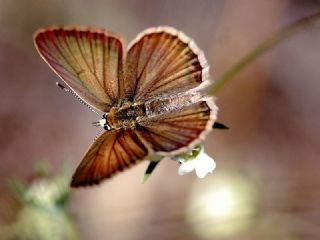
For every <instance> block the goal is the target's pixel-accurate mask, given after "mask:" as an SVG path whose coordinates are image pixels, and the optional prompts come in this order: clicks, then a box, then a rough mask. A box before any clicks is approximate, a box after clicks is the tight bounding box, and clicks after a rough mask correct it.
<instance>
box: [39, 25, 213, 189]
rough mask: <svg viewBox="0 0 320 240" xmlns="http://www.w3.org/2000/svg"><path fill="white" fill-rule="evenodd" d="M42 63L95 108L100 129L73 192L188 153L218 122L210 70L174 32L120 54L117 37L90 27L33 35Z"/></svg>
mask: <svg viewBox="0 0 320 240" xmlns="http://www.w3.org/2000/svg"><path fill="white" fill-rule="evenodd" d="M34 43H35V47H36V49H37V50H38V52H39V54H40V55H41V57H42V58H43V59H44V61H45V62H46V63H47V64H48V65H49V66H50V67H51V68H52V70H53V71H54V72H55V73H56V74H57V75H58V76H59V77H60V78H61V79H62V80H63V81H64V82H65V84H66V85H67V86H68V87H69V88H70V89H71V91H73V93H75V94H76V95H77V96H78V97H79V98H80V99H82V100H83V101H84V102H86V103H87V104H89V105H90V106H91V107H92V108H94V109H96V110H99V111H100V112H101V114H102V118H101V119H100V120H99V121H97V122H96V123H95V125H97V126H100V127H101V128H103V129H104V130H105V131H104V132H103V133H102V134H101V135H100V136H99V137H98V138H97V139H96V140H95V141H94V143H93V144H92V145H91V146H90V147H89V150H88V151H87V153H86V154H85V156H84V158H83V160H82V161H81V163H80V165H79V166H78V167H77V169H76V171H75V173H74V175H73V177H72V181H71V186H72V187H78V186H87V185H93V184H98V183H100V182H101V181H102V180H104V179H106V178H110V177H112V176H113V175H114V174H115V173H117V172H119V171H122V170H124V169H126V168H129V167H130V166H132V165H133V164H135V163H137V162H141V161H142V160H144V159H150V156H152V155H153V154H158V155H161V156H166V157H169V158H170V157H172V156H175V155H177V154H179V153H182V152H184V151H187V150H188V149H192V147H193V146H195V145H196V144H197V143H199V141H202V140H203V139H204V137H205V136H206V135H207V134H208V133H209V131H210V130H211V129H212V126H213V124H214V122H215V120H216V117H217V107H216V105H215V103H214V100H213V98H210V97H207V96H206V95H205V93H204V92H203V89H205V87H206V86H207V85H208V83H210V80H209V73H208V71H209V66H208V63H207V61H206V59H205V56H204V54H203V52H202V51H201V50H200V49H199V48H198V47H197V45H196V44H195V43H194V41H193V40H191V39H190V38H189V37H187V36H186V35H185V34H184V33H182V32H181V31H178V30H176V29H174V28H172V27H157V28H149V29H147V30H145V31H143V32H142V33H140V34H139V35H138V36H137V37H136V38H135V39H134V40H133V41H132V42H131V43H130V44H129V46H128V48H127V50H126V51H124V44H123V40H122V38H121V37H120V36H119V35H117V34H115V33H112V32H109V31H106V30H103V29H94V28H90V27H51V28H47V29H40V30H38V31H37V32H36V33H35V35H34Z"/></svg>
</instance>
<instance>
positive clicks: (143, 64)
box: [125, 27, 209, 100]
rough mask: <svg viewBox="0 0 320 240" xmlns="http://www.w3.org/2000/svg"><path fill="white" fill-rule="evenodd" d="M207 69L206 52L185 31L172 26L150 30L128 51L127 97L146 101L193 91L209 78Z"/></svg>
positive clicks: (138, 38) (126, 72)
mask: <svg viewBox="0 0 320 240" xmlns="http://www.w3.org/2000/svg"><path fill="white" fill-rule="evenodd" d="M208 68H209V67H208V64H207V62H206V60H205V58H204V56H203V53H202V52H201V51H200V50H199V48H198V47H197V46H196V45H195V43H194V42H193V41H192V40H191V39H189V38H188V37H186V36H185V35H184V34H183V33H182V32H179V31H177V30H175V29H173V28H170V27H158V28H151V29H148V30H146V31H144V32H143V33H142V34H140V35H139V36H138V37H137V38H136V40H134V41H133V42H132V43H131V44H130V47H129V50H128V54H127V57H126V71H125V91H126V96H127V97H128V98H132V99H134V100H145V99H148V98H150V97H153V96H159V95H163V94H170V93H179V92H183V91H186V90H190V89H192V88H195V87H197V86H199V85H200V84H201V83H202V82H204V81H207V80H208V76H207V73H208Z"/></svg>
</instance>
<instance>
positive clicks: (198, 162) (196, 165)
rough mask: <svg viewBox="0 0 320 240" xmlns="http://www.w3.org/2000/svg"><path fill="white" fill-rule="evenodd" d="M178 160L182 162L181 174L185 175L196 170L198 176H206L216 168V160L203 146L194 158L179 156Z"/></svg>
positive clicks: (179, 171) (179, 172)
mask: <svg viewBox="0 0 320 240" xmlns="http://www.w3.org/2000/svg"><path fill="white" fill-rule="evenodd" d="M178 160H179V162H180V163H181V166H180V167H179V170H178V174H179V175H184V174H186V173H190V172H192V171H193V170H195V171H196V174H197V176H198V178H204V177H205V176H206V175H207V174H208V173H211V172H212V171H213V170H214V169H215V168H216V163H215V161H214V160H213V159H212V158H211V157H210V156H209V155H208V154H206V153H205V152H204V151H203V148H202V149H201V152H200V153H199V154H198V155H197V156H196V157H195V158H194V159H190V160H186V159H184V158H181V157H178Z"/></svg>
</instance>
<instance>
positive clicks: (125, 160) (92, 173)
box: [71, 129, 148, 187]
mask: <svg viewBox="0 0 320 240" xmlns="http://www.w3.org/2000/svg"><path fill="white" fill-rule="evenodd" d="M147 155H148V150H147V148H146V147H145V146H144V144H143V143H142V142H141V141H140V139H139V138H138V136H137V134H136V133H135V132H134V131H133V130H131V129H127V130H111V131H106V132H104V133H103V134H102V135H101V136H100V137H99V138H98V139H97V140H96V141H95V142H94V143H93V144H92V146H91V147H90V148H89V150H88V152H87V153H86V155H85V156H84V159H83V160H82V162H81V163H80V165H79V166H78V168H77V170H76V172H75V173H74V175H73V178H72V182H71V186H73V187H78V186H86V185H93V184H98V183H99V182H100V181H101V180H103V179H105V178H110V177H111V176H112V175H113V174H115V173H116V172H118V171H122V170H124V169H125V168H129V167H130V166H132V165H133V164H134V163H136V162H137V161H141V160H143V159H144V158H145V157H146V156H147Z"/></svg>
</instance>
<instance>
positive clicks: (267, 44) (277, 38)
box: [208, 12, 320, 95]
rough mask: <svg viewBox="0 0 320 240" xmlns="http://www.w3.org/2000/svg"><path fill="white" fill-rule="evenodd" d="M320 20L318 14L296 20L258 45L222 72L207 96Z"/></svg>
mask: <svg viewBox="0 0 320 240" xmlns="http://www.w3.org/2000/svg"><path fill="white" fill-rule="evenodd" d="M319 20H320V12H319V13H316V14H313V15H311V16H308V17H305V18H302V19H300V20H297V21H296V22H294V23H292V24H290V25H288V26H287V27H285V28H284V29H281V30H280V31H278V32H277V33H276V34H274V35H272V36H271V37H269V38H267V39H266V40H265V41H263V42H262V43H260V44H259V45H258V46H257V47H256V48H255V49H253V50H252V51H251V52H249V53H248V54H247V55H245V56H244V57H243V58H241V59H240V60H239V61H238V62H237V63H236V64H234V65H233V66H232V67H231V68H229V69H228V70H227V71H226V72H224V73H223V74H222V75H221V76H220V77H219V78H218V79H217V80H216V81H215V83H214V84H213V86H212V87H211V89H210V90H209V92H208V93H209V95H216V94H217V93H218V92H219V91H220V90H221V89H222V88H223V87H224V86H225V85H226V84H227V83H229V82H230V81H231V80H232V79H233V78H234V77H235V76H236V75H237V74H238V73H239V72H240V71H241V70H243V69H244V68H245V67H246V66H248V65H249V64H250V63H251V62H253V61H254V60H256V59H257V58H258V57H259V56H260V55H262V54H263V53H265V52H266V51H268V50H270V49H271V48H273V47H275V46H276V45H278V44H279V43H281V42H282V41H284V40H285V39H287V38H289V37H291V36H293V35H295V34H297V33H300V32H301V31H302V30H304V29H306V28H307V27H309V26H312V25H313V24H315V23H316V22H318V21H319Z"/></svg>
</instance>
